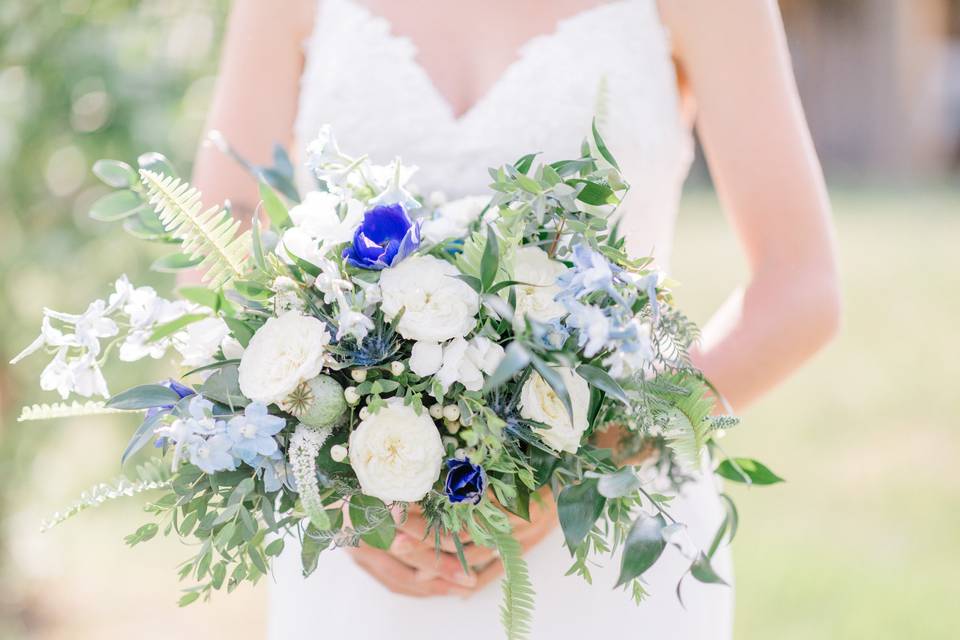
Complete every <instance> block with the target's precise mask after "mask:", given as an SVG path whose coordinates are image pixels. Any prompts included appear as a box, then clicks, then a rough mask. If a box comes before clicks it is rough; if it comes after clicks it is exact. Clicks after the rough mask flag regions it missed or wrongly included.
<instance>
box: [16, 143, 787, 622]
mask: <svg viewBox="0 0 960 640" xmlns="http://www.w3.org/2000/svg"><path fill="white" fill-rule="evenodd" d="M218 142H219V144H220V145H221V147H222V148H224V150H225V151H227V152H228V153H233V152H232V150H230V149H229V147H228V146H227V145H226V143H225V142H224V141H223V140H218ZM308 155H309V157H308V165H309V168H310V170H311V172H312V174H313V176H314V178H315V183H316V190H314V191H311V192H309V193H307V194H305V195H304V196H303V197H302V198H301V196H300V194H299V193H298V192H297V190H296V188H295V187H294V182H293V179H292V177H293V170H292V168H291V166H290V163H289V161H288V160H287V158H286V156H285V155H284V154H283V153H282V152H279V151H278V153H277V154H276V158H275V165H274V166H271V167H257V166H253V165H250V164H249V163H245V161H243V159H242V158H239V156H236V157H237V159H238V160H239V161H241V162H244V163H245V164H246V165H247V166H248V167H249V168H250V169H252V170H253V171H254V173H255V174H256V175H257V176H258V177H259V178H260V180H261V198H262V204H261V206H262V210H263V212H265V214H266V216H261V215H260V213H261V212H260V211H258V213H257V215H255V216H254V217H253V223H252V228H251V229H249V230H243V231H241V223H240V221H239V220H236V219H235V218H233V217H232V215H231V213H230V212H229V210H225V209H224V208H221V207H219V206H213V207H210V208H205V207H204V206H202V205H201V200H200V194H199V193H198V192H197V191H196V190H195V189H193V188H192V187H190V186H189V185H188V184H187V183H186V182H184V181H183V180H181V179H180V178H178V177H177V176H176V174H175V172H174V170H173V169H172V168H171V167H170V166H169V164H168V163H167V162H166V161H165V159H164V158H163V157H162V156H159V155H157V154H147V155H145V156H142V157H141V158H140V160H139V170H134V169H133V168H131V167H130V166H128V165H126V164H124V163H122V162H117V161H110V160H106V161H100V162H99V163H97V165H96V166H95V168H94V171H95V173H96V174H97V175H98V176H99V177H100V178H101V179H102V180H103V181H104V182H105V183H106V184H108V185H110V186H112V187H114V188H116V189H117V190H116V191H115V192H113V193H111V194H109V195H107V196H106V197H105V198H103V199H101V200H100V201H98V202H97V203H96V204H95V205H94V207H93V210H92V212H91V215H92V216H93V217H94V218H96V219H100V220H105V221H108V220H114V221H122V223H123V226H124V228H125V229H126V230H127V231H129V232H130V233H131V234H132V235H134V236H136V237H139V238H143V239H147V240H154V241H159V242H162V243H167V244H169V245H171V246H174V247H176V248H177V250H176V252H175V253H173V254H171V255H169V256H167V257H165V258H162V259H161V260H159V261H158V262H157V263H156V264H155V267H156V268H158V269H160V270H163V271H170V270H177V269H194V270H197V271H199V272H201V273H202V274H203V278H204V282H205V284H204V285H203V286H184V287H181V288H180V289H179V291H178V293H179V298H178V299H176V300H172V299H166V298H163V297H161V296H160V295H158V293H157V292H156V291H155V290H153V289H152V288H150V287H144V286H140V287H138V286H135V285H133V284H132V283H131V282H129V281H128V279H127V278H126V277H124V276H121V277H120V278H119V279H118V280H117V281H116V283H115V287H114V291H113V292H112V293H110V294H109V296H107V297H106V298H104V299H102V300H96V301H94V302H92V303H91V304H90V305H89V306H88V307H87V309H86V310H85V311H84V312H82V313H80V314H70V313H63V312H59V311H53V310H50V309H45V310H44V316H43V328H42V333H41V335H40V336H39V337H38V338H37V339H36V341H34V343H33V344H31V345H30V346H29V347H27V349H26V350H24V352H23V353H21V354H20V355H18V356H17V357H16V358H14V362H16V361H18V360H20V359H21V358H23V357H25V356H27V355H29V354H32V353H34V352H37V351H41V350H43V351H46V352H48V353H50V354H52V355H53V360H52V362H50V364H49V365H48V366H47V367H46V368H45V369H44V371H43V374H42V376H41V380H40V383H41V386H42V387H43V388H44V389H46V390H56V391H58V392H59V393H60V395H61V396H62V397H63V398H64V399H67V398H68V397H69V396H70V395H71V394H76V395H79V396H84V397H87V398H89V397H91V396H102V397H103V398H107V400H106V401H105V402H97V401H92V400H88V401H85V402H83V403H80V402H74V403H72V404H66V403H61V404H53V405H36V406H33V407H28V408H26V409H25V410H24V412H23V415H22V416H21V419H22V420H35V419H44V418H55V417H66V416H73V415H90V414H100V413H112V412H129V413H131V414H132V415H137V416H139V418H140V419H141V422H140V426H139V427H138V428H137V429H136V430H135V432H134V433H133V437H132V438H131V439H130V443H129V445H128V446H127V447H126V450H125V451H124V452H123V455H122V461H123V463H126V461H127V460H128V459H129V458H130V457H131V456H133V455H134V454H137V452H140V451H141V450H142V449H145V448H149V450H152V451H153V453H152V454H150V455H149V456H147V455H144V453H143V452H141V453H140V454H139V456H138V457H139V458H140V459H144V458H145V459H146V460H147V461H146V462H143V463H142V464H141V465H139V466H138V467H137V469H136V473H135V475H134V476H133V477H132V478H130V479H127V478H121V479H119V480H117V481H116V482H114V483H107V484H102V485H99V486H97V487H95V488H93V489H92V490H91V491H89V492H88V493H86V494H84V496H82V498H81V500H80V501H79V502H78V503H77V504H75V505H74V506H73V507H71V508H70V509H68V510H67V511H66V512H64V513H61V514H57V515H56V516H55V517H54V519H53V522H52V523H53V524H55V523H57V522H60V521H62V520H64V519H66V518H67V517H69V516H71V515H73V514H74V513H77V512H79V511H81V510H83V509H85V508H87V507H90V506H95V505H97V504H100V503H102V502H104V501H106V500H108V499H112V498H115V497H118V496H121V495H132V494H137V493H140V492H145V491H158V492H160V496H159V497H158V498H157V499H155V500H154V501H152V502H150V503H149V505H148V506H147V511H148V512H149V513H151V514H152V516H153V520H152V521H151V522H149V523H147V524H144V525H143V526H142V527H140V528H139V529H137V530H136V531H135V532H133V533H132V534H131V535H129V536H128V537H127V538H126V541H127V542H128V543H129V544H131V545H135V544H138V543H140V542H143V541H146V540H149V539H150V538H152V537H154V536H155V535H156V534H157V533H159V532H162V533H163V534H164V535H169V534H174V535H177V536H179V537H180V538H183V539H185V540H190V541H193V542H194V543H195V549H196V553H195V554H194V555H193V556H192V557H191V558H189V559H188V560H187V561H185V562H184V563H183V564H182V565H181V567H180V572H179V573H180V577H181V578H182V579H191V580H192V581H193V585H192V586H190V587H189V588H187V589H186V591H185V594H184V595H183V596H182V598H181V603H182V604H189V603H191V602H193V601H195V600H197V599H198V598H204V599H206V598H209V597H210V595H211V593H212V592H213V591H214V590H219V589H221V588H223V587H226V588H227V590H228V591H229V590H232V589H234V588H235V587H236V586H237V585H238V584H240V583H242V582H244V581H256V580H258V579H259V578H260V577H262V576H263V575H265V574H266V573H267V572H268V571H269V570H270V569H269V563H270V559H271V558H273V557H275V556H277V555H278V554H280V553H281V552H282V550H283V547H284V544H285V540H286V539H288V536H296V537H297V538H299V542H300V546H301V558H302V564H303V573H304V575H309V574H310V573H311V572H313V571H314V569H315V568H316V567H317V560H318V555H319V554H320V553H321V552H322V551H324V550H326V549H328V548H332V547H338V546H346V545H357V544H359V543H360V542H361V541H362V542H363V543H365V544H368V545H371V546H373V547H378V548H383V549H386V548H388V547H389V546H390V544H391V541H392V540H393V538H394V535H395V528H396V526H397V523H398V522H401V521H402V519H403V518H404V517H405V513H406V510H407V509H408V507H409V506H410V505H414V504H415V505H417V506H418V507H419V508H420V509H421V510H422V512H423V514H424V517H425V518H426V520H427V522H428V524H429V527H430V532H431V533H432V534H433V535H434V536H436V540H437V544H438V545H439V544H440V540H441V536H446V535H449V536H451V537H452V540H453V541H454V542H455V543H456V544H457V548H458V551H459V554H458V555H459V557H460V559H461V562H462V563H463V568H464V571H469V570H470V568H469V567H468V566H467V563H466V560H465V556H464V554H463V543H462V542H461V541H460V534H463V533H464V532H466V533H468V534H469V539H470V540H471V541H472V543H475V544H481V545H487V546H490V547H495V548H496V549H497V550H498V552H499V556H500V558H501V560H502V562H503V565H504V569H505V579H504V582H503V595H504V603H503V607H502V611H501V613H502V617H503V623H504V625H505V627H506V631H507V635H508V636H509V637H520V636H523V635H524V634H525V633H526V631H527V630H528V625H529V620H530V615H531V610H532V606H533V589H532V585H531V583H530V578H529V575H528V572H527V570H526V566H525V564H524V561H523V557H522V555H521V547H520V544H519V543H518V542H517V541H516V540H515V539H514V538H513V537H512V536H511V531H510V520H509V519H508V517H507V514H508V513H513V514H516V515H517V516H520V517H521V518H526V517H528V514H529V503H530V500H531V495H532V494H535V493H536V491H537V490H538V489H540V488H541V487H544V486H549V488H550V490H551V492H552V495H553V496H554V497H555V500H556V506H557V512H558V514H559V519H560V523H561V526H562V528H563V534H564V537H565V541H566V546H567V547H568V548H569V550H570V553H571V558H572V567H571V573H577V574H580V575H581V576H583V577H584V578H586V579H587V580H589V579H590V572H589V568H588V566H589V565H588V561H589V560H590V559H591V558H592V557H593V556H596V555H611V556H616V555H618V556H619V563H620V567H621V569H620V577H619V581H618V584H617V586H622V587H624V588H626V589H628V590H629V592H630V594H631V595H632V597H633V598H635V599H636V600H638V601H639V600H640V599H641V598H642V597H643V596H644V593H645V592H644V586H643V585H644V583H643V574H644V572H645V571H647V570H648V569H649V568H650V567H651V566H652V565H653V564H654V563H656V562H657V560H658V558H659V557H660V555H661V554H662V552H663V551H664V549H665V547H666V546H667V545H669V544H674V545H676V546H678V547H679V548H681V550H682V551H683V552H684V553H685V554H686V555H687V556H688V557H689V559H690V569H689V572H688V573H689V575H691V576H692V577H693V578H694V579H696V580H700V581H704V582H713V583H722V582H723V580H722V578H721V577H720V576H718V575H717V574H716V573H715V572H714V571H713V569H712V568H711V565H710V558H711V556H712V555H713V553H714V552H715V551H716V549H717V548H718V547H719V545H721V544H723V543H724V541H725V540H727V539H729V538H732V536H733V533H734V531H735V529H736V511H735V509H734V508H733V504H732V502H730V501H729V499H726V498H725V500H724V502H725V504H726V505H727V507H728V513H727V518H726V520H725V521H724V523H723V526H722V527H721V529H720V530H719V531H718V532H717V533H716V536H715V539H714V543H713V544H712V545H711V547H710V548H709V549H702V550H701V549H693V550H691V548H690V544H689V537H687V536H686V535H685V531H684V525H683V524H682V523H680V522H677V521H676V520H675V519H674V518H673V517H671V515H670V505H669V503H670V496H669V495H667V493H663V492H658V491H655V490H654V488H655V487H656V486H661V485H663V484H664V481H667V482H669V483H672V484H673V485H679V484H681V483H682V482H683V481H684V480H685V478H686V477H688V474H690V473H693V472H698V471H700V470H701V465H705V464H706V460H708V456H706V455H704V453H705V450H706V449H708V448H715V447H716V444H715V438H717V437H719V436H720V435H722V434H723V432H724V430H725V429H727V428H729V427H730V426H732V425H734V424H735V423H736V420H735V419H734V418H732V417H730V416H714V415H712V410H713V408H714V406H715V404H716V403H717V402H718V400H719V396H718V395H717V394H715V393H714V392H713V390H712V387H711V386H710V384H709V383H708V382H707V380H705V379H704V377H703V375H702V374H701V373H700V372H699V371H697V370H696V369H695V368H694V367H693V366H692V365H691V363H690V361H689V358H688V356H687V349H688V347H690V345H691V344H692V342H693V341H694V340H695V339H696V337H697V332H696V329H695V327H694V326H693V324H691V322H690V321H688V320H687V319H686V318H685V317H684V316H683V314H682V313H681V312H680V311H678V310H677V309H676V308H675V307H674V306H673V304H672V298H671V295H670V291H669V288H668V281H667V280H666V279H665V278H664V277H663V276H662V274H660V273H659V272H658V271H656V270H655V268H654V266H653V264H652V262H651V260H650V259H643V258H641V259H638V258H634V257H631V256H629V255H627V253H626V252H625V251H624V247H623V239H622V238H621V237H620V236H619V235H618V233H617V225H616V223H615V222H614V221H615V220H616V215H617V205H618V203H619V202H620V200H621V199H622V197H623V195H624V194H625V193H626V191H627V189H628V186H627V185H626V184H625V183H624V182H623V180H622V179H621V176H620V173H619V171H618V167H617V163H616V161H615V160H614V158H613V157H612V156H611V154H610V152H609V151H608V149H607V147H606V145H605V144H604V142H603V140H602V139H601V137H600V135H599V133H598V132H597V129H596V127H595V126H594V127H593V129H592V132H591V135H590V136H589V137H588V139H587V140H586V141H585V142H584V143H583V145H582V148H581V153H580V157H577V158H575V159H573V160H561V161H556V162H550V163H544V164H540V163H537V159H536V156H535V155H528V156H524V157H523V158H520V159H519V160H518V161H517V162H515V163H513V164H509V165H506V166H503V167H500V168H498V169H492V170H491V171H490V175H491V180H492V184H491V190H492V193H491V194H488V195H487V196H484V197H469V198H464V199H460V200H453V201H446V200H444V199H443V198H442V197H441V196H438V195H433V196H430V197H429V198H423V197H420V196H418V195H417V194H416V192H415V190H414V189H413V188H412V187H411V186H410V185H411V183H409V182H408V181H409V178H410V176H411V174H412V173H413V169H412V168H411V167H407V166H404V165H402V164H401V163H400V161H399V160H397V161H395V162H394V163H392V164H391V165H388V166H379V165H375V164H373V163H372V162H370V161H369V160H368V158H367V157H366V156H359V157H353V156H348V155H346V154H345V153H344V152H342V151H341V150H340V149H339V148H338V146H337V144H336V142H335V140H334V138H333V136H332V135H331V132H330V131H329V129H326V128H325V129H324V130H323V131H322V132H321V134H320V136H319V138H318V139H317V140H316V141H315V142H314V143H313V144H312V145H311V146H310V148H309V153H308ZM261 219H269V225H265V226H264V225H262V223H261ZM171 350H172V351H173V352H175V354H176V356H177V359H178V364H179V367H180V370H181V371H180V375H179V377H178V378H177V379H170V380H167V381H165V382H159V383H157V384H147V385H142V386H136V387H133V388H131V389H127V390H125V391H120V392H119V393H116V394H115V395H111V392H110V391H108V387H107V384H106V382H105V380H104V376H103V375H102V373H101V365H102V364H103V362H104V361H105V359H106V358H107V357H108V356H111V355H115V356H117V357H118V358H119V359H120V360H121V361H134V360H138V359H141V358H145V357H151V358H161V357H164V356H165V355H167V354H168V353H170V352H171ZM607 429H617V432H618V433H619V439H620V443H619V447H618V448H617V449H616V450H615V451H613V450H610V449H604V448H599V447H597V446H595V445H594V444H591V442H592V436H593V435H594V434H596V433H598V432H601V431H604V430H607ZM630 460H634V461H637V462H636V464H627V463H626V462H627V461H630ZM715 471H716V472H717V473H719V474H720V475H722V476H724V477H726V478H729V479H730V480H733V481H739V482H747V483H753V484H770V483H773V482H776V481H778V480H779V478H777V477H776V476H775V475H774V474H773V473H772V472H770V471H769V469H767V468H766V467H764V466H763V465H761V464H760V463H758V462H756V461H753V460H750V459H744V458H726V457H724V459H723V460H722V461H721V462H720V463H719V465H718V466H717V467H716V469H715ZM668 493H669V492H668Z"/></svg>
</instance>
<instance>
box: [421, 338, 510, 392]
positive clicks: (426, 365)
mask: <svg viewBox="0 0 960 640" xmlns="http://www.w3.org/2000/svg"><path fill="white" fill-rule="evenodd" d="M503 354H504V351H503V347H501V346H500V345H499V344H497V343H496V342H493V341H492V340H490V339H489V338H487V337H485V336H475V337H473V338H472V339H471V340H470V341H469V342H468V341H467V340H465V339H463V338H454V339H453V340H451V341H450V342H448V343H446V344H445V345H442V346H441V345H440V344H438V343H434V342H417V343H415V344H414V345H413V349H412V351H411V356H410V370H411V371H413V372H414V373H415V374H417V375H418V376H420V377H422V378H423V377H427V376H431V375H434V374H436V375H437V380H438V381H439V382H440V385H441V387H442V388H443V390H444V391H446V390H447V389H449V388H450V387H451V385H453V384H454V383H455V382H459V383H460V384H462V385H463V386H464V388H466V389H467V390H468V391H479V390H480V389H482V388H483V383H484V374H486V375H490V374H491V373H493V372H494V371H495V370H496V368H497V366H498V365H499V364H500V361H501V360H503Z"/></svg>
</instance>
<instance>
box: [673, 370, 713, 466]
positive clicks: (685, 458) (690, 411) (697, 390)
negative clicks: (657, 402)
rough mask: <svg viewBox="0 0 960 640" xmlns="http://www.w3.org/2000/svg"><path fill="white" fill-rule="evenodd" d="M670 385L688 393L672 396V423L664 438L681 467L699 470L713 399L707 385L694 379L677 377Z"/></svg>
mask: <svg viewBox="0 0 960 640" xmlns="http://www.w3.org/2000/svg"><path fill="white" fill-rule="evenodd" d="M670 382H671V383H673V384H676V385H677V386H678V387H680V390H681V391H684V392H685V393H673V394H670V395H671V396H672V400H673V406H672V407H671V408H670V409H669V410H668V418H669V421H668V423H667V425H666V428H665V429H664V434H663V435H664V438H665V439H666V442H667V445H668V446H669V447H670V448H671V449H672V450H673V453H674V455H675V456H676V457H677V460H678V461H679V462H680V464H682V465H684V466H685V467H687V468H690V469H694V468H698V467H699V465H700V455H701V454H702V452H703V449H704V446H705V445H706V442H707V435H708V434H709V432H710V428H711V424H712V423H711V422H710V419H709V418H710V413H711V412H712V411H713V406H714V401H713V397H712V396H711V395H710V393H709V389H708V388H707V386H706V385H705V384H704V383H703V382H701V381H699V380H698V379H696V378H694V377H693V376H689V375H681V376H674V377H673V378H672V379H671V380H670Z"/></svg>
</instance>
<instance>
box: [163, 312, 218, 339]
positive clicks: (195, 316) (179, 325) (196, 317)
mask: <svg viewBox="0 0 960 640" xmlns="http://www.w3.org/2000/svg"><path fill="white" fill-rule="evenodd" d="M209 317H210V316H209V315H207V314H206V313H187V314H184V315H182V316H180V317H179V318H177V319H176V320H171V321H170V322H165V323H163V324H158V325H157V326H156V327H154V329H153V333H151V334H150V338H149V340H148V342H156V341H157V340H161V339H163V338H166V337H167V336H171V335H173V334H175V333H176V332H177V331H180V329H183V328H184V327H187V326H189V325H191V324H193V323H194V322H199V321H200V320H205V319H207V318H209Z"/></svg>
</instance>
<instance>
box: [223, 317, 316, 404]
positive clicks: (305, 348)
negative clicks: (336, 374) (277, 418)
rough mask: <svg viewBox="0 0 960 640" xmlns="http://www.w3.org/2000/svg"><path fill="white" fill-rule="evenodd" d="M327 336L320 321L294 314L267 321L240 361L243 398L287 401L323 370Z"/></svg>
mask: <svg viewBox="0 0 960 640" xmlns="http://www.w3.org/2000/svg"><path fill="white" fill-rule="evenodd" d="M329 342H330V333H329V332H328V331H327V328H326V327H325V326H324V324H323V323H322V322H320V321H319V320H317V319H316V318H313V317H310V316H304V315H301V314H300V313H299V312H297V311H288V312H287V313H284V314H283V315H282V316H279V317H277V318H270V319H269V320H267V322H266V324H264V325H263V326H262V327H260V328H259V329H257V332H256V333H255V334H253V338H251V339H250V344H248V345H247V348H246V350H245V351H244V352H243V357H242V358H241V359H240V379H239V382H240V390H241V391H242V392H243V395H245V396H246V397H248V398H250V399H251V400H256V401H258V402H263V403H265V404H270V403H272V402H279V401H281V400H283V399H284V398H286V397H287V396H288V395H290V393H291V392H292V391H293V390H294V389H296V388H297V386H298V385H299V384H300V383H301V382H304V381H305V380H309V379H311V378H315V377H316V376H317V375H319V374H320V370H321V369H322V368H323V363H324V357H325V347H326V346H327V344H329Z"/></svg>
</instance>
